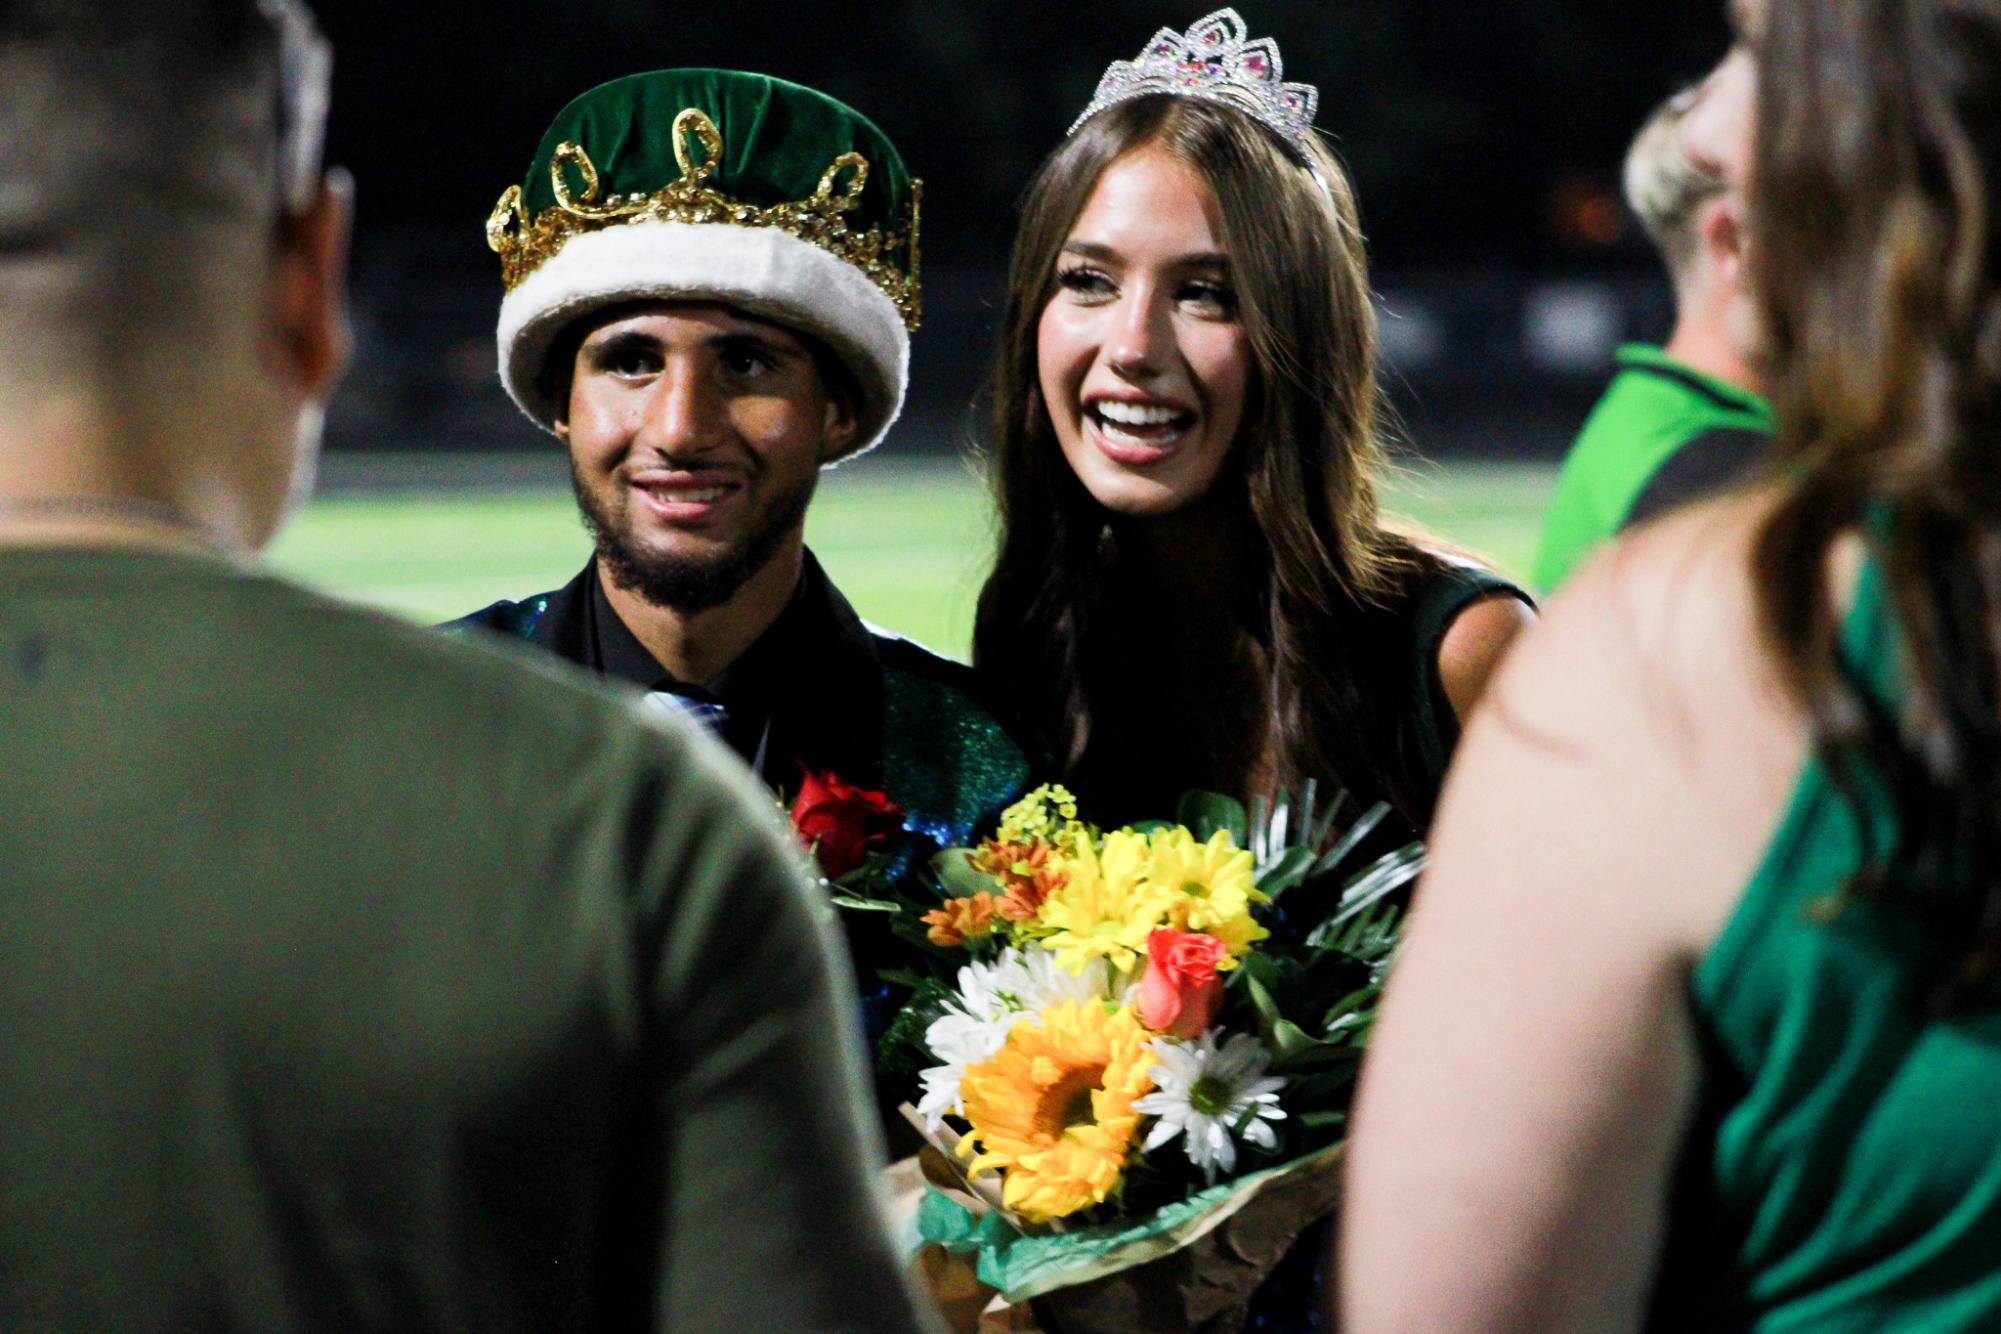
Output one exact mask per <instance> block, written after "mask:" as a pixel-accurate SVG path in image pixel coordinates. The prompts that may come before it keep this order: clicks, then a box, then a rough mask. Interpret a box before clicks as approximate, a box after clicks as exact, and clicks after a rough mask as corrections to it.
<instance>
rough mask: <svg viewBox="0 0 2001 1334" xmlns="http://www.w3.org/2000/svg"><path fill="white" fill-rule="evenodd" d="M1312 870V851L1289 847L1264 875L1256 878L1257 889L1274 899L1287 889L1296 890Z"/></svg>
mask: <svg viewBox="0 0 2001 1334" xmlns="http://www.w3.org/2000/svg"><path fill="white" fill-rule="evenodd" d="M1312 869H1313V849H1312V848H1307V847H1298V846H1295V847H1290V848H1287V849H1286V850H1285V851H1284V852H1282V853H1280V854H1279V855H1278V858H1277V859H1276V860H1275V861H1273V862H1272V864H1271V865H1270V866H1268V867H1266V868H1265V873H1264V874H1263V875H1261V876H1259V877H1258V888H1259V889H1260V890H1262V891H1263V892H1264V893H1265V894H1267V895H1269V896H1270V897H1272V898H1274V899H1276V898H1277V897H1278V896H1279V895H1281V894H1283V893H1285V891H1287V890H1288V889H1293V888H1296V887H1297V886H1298V885H1299V883H1300V882H1301V881H1303V880H1305V879H1306V876H1307V873H1308V872H1310V871H1311V870H1312Z"/></svg>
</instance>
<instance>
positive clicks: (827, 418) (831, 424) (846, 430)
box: [820, 394, 861, 461]
mask: <svg viewBox="0 0 2001 1334" xmlns="http://www.w3.org/2000/svg"><path fill="white" fill-rule="evenodd" d="M821 425H822V428H823V429H822V430H821V432H820V458H821V459H822V460H823V461H824V460H826V459H830V458H832V457H834V456H835V455H836V454H845V453H847V452H848V446H849V445H852V444H853V443H854V442H855V437H856V436H857V435H860V434H861V422H860V421H859V420H857V419H856V417H855V410H854V409H853V408H851V407H849V406H848V398H847V395H846V394H828V395H827V405H826V410H825V412H824V414H823V416H822V420H821Z"/></svg>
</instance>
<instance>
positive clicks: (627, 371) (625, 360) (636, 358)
mask: <svg viewBox="0 0 2001 1334" xmlns="http://www.w3.org/2000/svg"><path fill="white" fill-rule="evenodd" d="M598 369H599V370H602V371H603V372H605V373H606V374H607V375H623V376H640V375H651V374H653V373H654V372H655V371H658V370H659V369H660V359H659V358H658V357H655V356H652V355H650V354H648V353H645V352H642V351H640V350H638V349H637V348H612V349H610V350H608V351H606V352H605V354H604V355H603V356H601V357H599V358H598Z"/></svg>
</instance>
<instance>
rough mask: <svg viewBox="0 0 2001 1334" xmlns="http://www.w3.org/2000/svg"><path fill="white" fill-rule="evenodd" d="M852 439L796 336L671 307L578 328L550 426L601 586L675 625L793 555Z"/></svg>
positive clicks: (702, 308)
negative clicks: (557, 413) (631, 594)
mask: <svg viewBox="0 0 2001 1334" xmlns="http://www.w3.org/2000/svg"><path fill="white" fill-rule="evenodd" d="M855 430H856V427H855V422H854V418H853V414H852V413H851V412H849V411H848V410H847V409H846V408H845V407H844V406H843V405H842V404H841V403H839V402H838V401H837V400H836V399H835V398H834V397H832V396H831V395H830V394H829V392H828V389H827V386H826V384H825V382H824V381H823V379H822V377H821V374H820V368H819V365H818V364H817V362H816V361H815V360H814V357H813V352H812V350H811V349H810V348H809V347H808V346H807V345H806V343H805V342H804V341H803V340H802V339H801V338H800V337H799V336H798V335H796V334H794V333H792V332H790V331H788V330H786V329H784V328H782V327H780V326H778V325H775V324H770V323H767V322H765V321H763V320H760V319H755V318H752V317H750V316H748V315H743V314H740V313H738V312H736V311H734V310H731V309H730V308H728V307H726V306H718V305H697V304H684V303H673V304H661V305H657V306H648V307H644V308H641V309H639V310H636V311H634V310H629V309H628V310H627V311H626V312H624V313H621V314H615V315H614V316H613V317H612V318H611V319H608V320H607V321H606V322H604V323H603V324H600V325H598V326H597V327H596V328H594V329H592V330H591V331H590V333H589V334H588V335H586V336H585V338H584V340H583V342H582V344H581V345H579V347H578V349H577V355H576V364H575V370H574V373H573V377H572V379H571V382H570V396H569V404H568V408H567V411H566V413H565V415H564V416H563V417H561V418H559V419H558V420H557V422H556V434H557V435H558V436H560V437H561V438H562V440H563V441H564V443H565V444H567V445H568V446H569V449H570V472H571V477H572V480H573V482H574V484H575V486H576V492H577V503H578V505H579V506H580V507H581V509H582V510H583V514H584V521H585V523H586V524H587V525H588V526H589V528H590V530H591V534H592V537H593V538H594V539H595V540H596V542H597V547H598V554H599V557H600V558H601V560H602V561H603V562H604V563H605V565H606V567H607V570H608V572H609V573H610V575H611V578H612V580H613V582H615V583H616V584H618V585H619V586H621V587H624V588H629V589H632V590H633V591H635V592H638V593H639V594H640V595H641V596H643V597H645V598H646V599H647V600H648V601H649V602H653V603H655V604H657V605H660V606H664V607H671V608H674V609H676V610H679V611H702V610H706V609H707V608H709V607H714V606H719V605H721V604H722V603H724V602H727V601H728V600H729V599H730V597H731V596H733V595H734V594H735V593H736V591H737V590H738V589H739V588H741V587H742V586H743V584H744V582H745V581H746V580H748V579H749V578H750V577H751V576H752V575H754V574H756V573H757V572H758V571H759V570H761V569H763V568H765V567H766V566H767V565H768V564H769V563H770V562H771V560H772V559H773V558H774V557H775V556H777V555H779V554H780V553H781V552H783V551H785V550H787V549H788V548H792V547H796V545H797V543H798V542H799V541H800V537H801V532H802V528H803V525H804V522H805V517H806V506H807V503H808V502H809V501H810V500H811V499H812V497H813V487H814V484H815V483H816V481H817V480H818V478H819V471H820V462H821V460H822V459H823V458H825V457H826V456H827V455H829V454H831V453H834V452H836V451H838V450H839V449H841V448H842V447H843V446H845V445H847V444H848V443H849V442H850V441H852V440H853V438H854V435H855Z"/></svg>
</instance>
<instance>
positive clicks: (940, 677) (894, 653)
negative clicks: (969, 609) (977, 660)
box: [864, 622, 990, 713]
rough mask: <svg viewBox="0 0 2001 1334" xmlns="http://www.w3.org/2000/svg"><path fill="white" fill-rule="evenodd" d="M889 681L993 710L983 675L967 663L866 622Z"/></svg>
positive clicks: (974, 706)
mask: <svg viewBox="0 0 2001 1334" xmlns="http://www.w3.org/2000/svg"><path fill="white" fill-rule="evenodd" d="M864 625H865V626H866V628H867V630H868V636H869V641H870V643H871V644H872V645H874V648H875V655H876V661H877V662H878V663H880V664H881V665H882V674H883V679H884V680H885V682H888V683H893V684H894V685H896V686H900V687H909V688H916V689H922V690H924V691H926V692H927V693H931V694H936V695H940V696H944V697H947V698H951V699H954V700H957V701H959V702H961V703H963V704H964V705H965V706H966V707H968V708H971V709H976V710H979V711H980V712H983V713H984V712H990V710H989V709H988V707H987V701H986V697H985V691H984V689H983V688H982V686H981V682H980V677H979V674H978V673H977V672H975V671H974V670H973V669H972V668H971V667H968V666H967V665H966V664H965V663H963V662H959V661H956V660H955V659H952V658H948V657H946V656H945V655H944V654H942V653H939V652H937V651H936V650H934V649H931V648H927V647H926V646H925V645H923V644H920V643H918V642H917V641H916V640H914V639H908V638H906V637H904V636H903V635H900V634H897V633H896V632H895V631H893V630H885V629H883V628H882V627H881V626H879V625H874V624H869V623H867V622H864Z"/></svg>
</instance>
